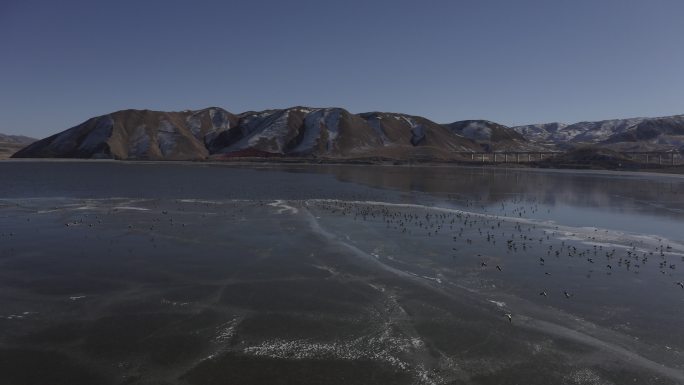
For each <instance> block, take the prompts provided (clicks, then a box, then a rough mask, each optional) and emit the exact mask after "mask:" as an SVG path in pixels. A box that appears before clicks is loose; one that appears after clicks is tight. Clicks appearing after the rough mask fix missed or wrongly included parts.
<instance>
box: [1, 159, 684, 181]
mask: <svg viewBox="0 0 684 385" xmlns="http://www.w3.org/2000/svg"><path fill="white" fill-rule="evenodd" d="M2 163H121V164H180V165H210V166H228V167H246V166H247V167H259V166H266V167H278V166H305V167H312V166H313V167H320V166H356V167H366V166H372V167H400V168H404V167H406V168H420V167H429V168H469V169H498V170H516V171H534V172H554V173H566V172H567V173H587V174H603V175H632V176H668V177H675V178H684V165H675V166H662V167H659V168H651V167H648V168H646V167H644V168H637V167H631V168H608V167H604V168H600V167H594V168H592V167H587V166H585V167H570V166H572V165H568V167H551V166H550V165H545V164H532V165H531V164H525V163H503V162H501V163H499V162H497V163H492V162H485V163H482V162H468V161H443V162H439V161H392V160H386V161H371V160H361V159H355V160H354V159H353V160H337V159H303V158H296V159H295V158H291V159H287V160H285V159H283V160H274V159H273V158H240V159H235V160H213V159H202V160H144V159H141V160H118V159H85V158H7V159H0V164H2ZM578 166H582V165H578Z"/></svg>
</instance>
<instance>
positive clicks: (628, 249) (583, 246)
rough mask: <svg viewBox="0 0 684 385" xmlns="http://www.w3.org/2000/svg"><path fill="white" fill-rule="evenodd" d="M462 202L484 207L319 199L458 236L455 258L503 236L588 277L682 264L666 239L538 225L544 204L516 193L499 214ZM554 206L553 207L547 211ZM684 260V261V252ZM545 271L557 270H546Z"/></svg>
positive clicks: (399, 225) (424, 232) (408, 228)
mask: <svg viewBox="0 0 684 385" xmlns="http://www.w3.org/2000/svg"><path fill="white" fill-rule="evenodd" d="M460 206H461V207H465V208H470V207H477V208H478V209H479V211H480V212H467V211H461V210H444V209H440V208H434V207H433V208H426V207H420V206H417V205H411V204H406V205H401V204H394V205H393V204H383V203H373V202H368V203H364V202H345V201H323V202H319V204H318V207H319V208H321V209H323V210H326V211H327V212H329V213H330V214H336V215H343V216H348V217H350V218H353V219H354V220H356V221H375V222H380V223H384V225H385V227H386V228H388V229H392V230H396V231H399V232H400V233H402V234H406V235H412V236H422V237H426V242H429V241H430V238H433V237H436V236H439V235H445V236H449V237H451V239H452V240H453V244H452V247H451V250H450V251H451V253H452V258H453V259H460V258H463V257H467V255H466V254H467V253H472V251H473V250H485V248H486V250H488V251H492V250H497V249H496V247H495V245H497V242H499V244H500V245H501V244H503V245H504V247H503V249H501V248H499V249H498V250H499V252H498V253H499V254H504V253H505V254H511V255H516V254H517V255H521V254H522V255H523V256H524V257H525V260H526V262H528V263H529V262H530V261H536V262H535V263H537V264H538V265H540V266H542V267H544V266H546V265H547V264H548V263H549V259H559V258H561V257H568V258H572V259H573V260H574V262H573V263H572V265H574V266H577V265H579V266H581V265H582V261H584V263H585V264H586V268H587V271H588V274H587V278H590V277H591V274H592V273H594V272H596V271H603V272H604V273H605V274H606V275H611V274H613V271H615V270H617V269H619V268H622V269H624V270H625V271H628V272H632V273H634V274H639V273H640V271H641V270H642V269H643V268H644V267H645V266H647V265H649V264H650V261H652V260H654V259H657V268H658V270H659V272H660V274H661V275H663V276H666V277H669V278H672V277H673V273H674V272H675V271H676V269H677V264H676V262H675V261H674V259H675V258H676V257H677V255H681V254H677V253H674V252H673V249H672V247H671V246H670V245H667V244H663V243H662V242H661V243H660V244H659V245H658V246H655V247H654V246H653V244H648V243H646V242H645V241H629V242H627V243H625V244H611V243H607V242H606V241H605V240H604V238H603V237H602V234H601V233H599V230H598V229H595V230H594V232H593V234H584V235H578V234H567V232H565V231H560V230H558V227H557V226H552V227H547V226H538V224H537V223H536V222H534V221H529V220H527V217H528V216H529V215H531V214H535V213H537V212H539V211H540V210H541V208H540V206H539V205H538V204H536V203H534V202H532V203H526V202H523V201H521V200H515V199H514V200H510V201H506V202H501V204H500V208H499V213H496V214H490V213H486V212H487V209H488V208H487V207H485V206H482V205H481V204H479V202H477V201H466V202H461V205H460ZM489 210H491V206H490V207H489ZM549 212H550V211H549V210H548V209H547V213H549ZM568 236H571V237H568ZM566 240H567V242H566ZM483 252H484V251H483ZM495 253H497V252H495ZM476 255H477V259H479V262H478V263H479V267H480V269H482V270H486V269H488V268H494V269H496V271H497V272H503V271H504V268H505V266H504V263H503V262H504V261H506V258H502V257H498V258H495V259H494V260H496V261H497V262H495V263H491V260H492V259H493V258H485V257H484V256H483V255H482V254H476ZM471 256H473V255H471ZM681 261H682V262H684V256H682V257H681ZM654 266H655V265H654ZM544 275H547V276H548V275H551V273H550V272H549V271H544ZM674 284H675V285H677V286H679V287H681V288H682V289H684V281H681V280H679V281H677V280H675V282H674ZM560 292H562V298H565V299H571V298H573V297H574V294H573V293H571V292H570V291H569V290H568V289H560ZM539 296H540V297H549V296H550V291H549V290H547V289H540V290H539ZM505 315H506V317H507V318H508V319H509V321H511V320H512V315H511V314H510V313H506V314H505Z"/></svg>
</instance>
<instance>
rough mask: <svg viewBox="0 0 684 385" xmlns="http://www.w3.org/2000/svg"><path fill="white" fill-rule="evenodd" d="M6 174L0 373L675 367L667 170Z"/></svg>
mask: <svg viewBox="0 0 684 385" xmlns="http://www.w3.org/2000/svg"><path fill="white" fill-rule="evenodd" d="M0 175H2V178H3V181H2V182H3V183H2V185H0V383H11V384H34V383H41V382H45V381H47V380H49V382H50V383H51V384H92V383H98V384H100V383H101V384H109V383H111V384H153V383H154V384H157V383H165V384H252V383H253V384H264V383H299V384H307V383H311V384H315V383H328V384H357V383H358V384H370V383H387V384H470V383H473V384H509V383H510V384H516V383H525V384H625V383H637V384H680V383H684V328H682V325H683V323H682V319H684V178H682V177H681V176H668V175H655V174H638V173H613V172H580V171H578V172H573V171H540V170H525V169H495V168H464V167H391V166H352V165H349V166H318V165H306V166H302V165H277V166H275V165H250V166H229V165H222V164H199V163H198V164H195V163H125V162H110V161H102V162H74V161H61V162H46V161H3V162H0ZM509 316H510V317H509ZM283 379H288V381H285V382H277V381H284V380H283Z"/></svg>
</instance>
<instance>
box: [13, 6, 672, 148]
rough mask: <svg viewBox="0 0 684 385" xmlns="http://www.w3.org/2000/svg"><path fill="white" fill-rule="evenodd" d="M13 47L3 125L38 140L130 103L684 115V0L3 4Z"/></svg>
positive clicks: (586, 116)
mask: <svg viewBox="0 0 684 385" xmlns="http://www.w3.org/2000/svg"><path fill="white" fill-rule="evenodd" d="M0 47H1V51H0V52H1V54H0V132H4V133H13V134H25V135H31V136H36V137H44V136H47V135H48V134H52V133H56V132H58V131H61V130H64V129H66V128H69V127H71V126H73V125H76V124H78V123H80V122H82V121H84V120H86V119H87V118H89V117H91V116H95V115H100V114H104V113H108V112H112V111H115V110H120V109H125V108H148V109H158V110H182V109H188V108H189V109H197V108H203V107H207V106H219V107H223V108H225V109H227V110H229V111H231V112H234V113H238V112H242V111H245V110H261V109H267V108H283V107H289V106H294V105H309V106H338V107H343V108H346V109H348V110H350V111H352V112H364V111H374V110H380V111H393V112H405V113H410V114H415V115H422V116H425V117H427V118H429V119H432V120H435V121H437V122H440V123H446V122H451V121H455V120H462V119H475V118H486V119H490V120H494V121H497V122H500V123H503V124H508V125H517V124H526V123H538V122H548V121H562V122H567V123H573V122H576V121H581V120H599V119H608V118H617V117H634V116H662V115H673V114H681V113H684V1H681V0H641V1H639V0H537V1H533V0H500V1H494V0H464V1H459V0H444V1H429V0H423V1H418V0H416V1H405V0H392V1H390V0H387V1H373V0H346V1H339V0H337V1H325V0H311V1H304V0H291V1H285V0H279V1H265V0H250V1H172V0H168V1H144V0H139V1H120V0H116V1H114V0H108V1H97V0H89V1H86V0H83V1H70V0H59V1H57V0H43V1H37V0H1V1H0Z"/></svg>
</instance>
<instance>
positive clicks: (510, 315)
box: [504, 313, 513, 322]
mask: <svg viewBox="0 0 684 385" xmlns="http://www.w3.org/2000/svg"><path fill="white" fill-rule="evenodd" d="M504 315H505V316H506V317H507V318H508V322H513V315H512V314H511V313H506V314H504Z"/></svg>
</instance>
